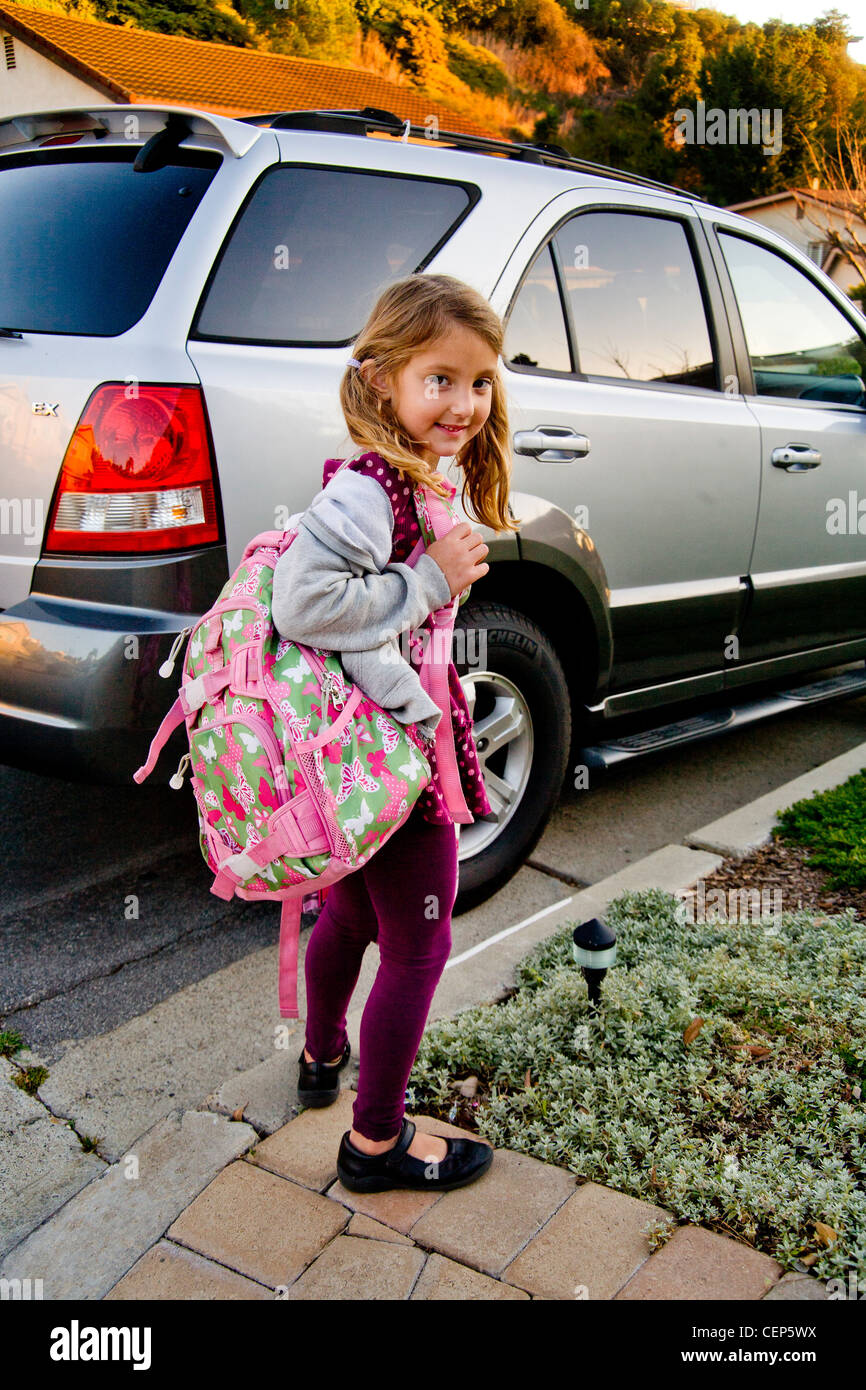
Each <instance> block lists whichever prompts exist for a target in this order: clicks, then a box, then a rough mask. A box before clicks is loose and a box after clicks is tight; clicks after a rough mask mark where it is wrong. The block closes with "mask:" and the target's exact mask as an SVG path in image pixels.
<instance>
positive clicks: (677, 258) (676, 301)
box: [494, 189, 760, 700]
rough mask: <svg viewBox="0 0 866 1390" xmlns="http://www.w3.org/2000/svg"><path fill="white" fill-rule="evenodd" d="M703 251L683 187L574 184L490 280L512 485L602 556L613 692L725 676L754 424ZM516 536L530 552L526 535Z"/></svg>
mask: <svg viewBox="0 0 866 1390" xmlns="http://www.w3.org/2000/svg"><path fill="white" fill-rule="evenodd" d="M708 260H709V258H708V256H707V254H706V245H705V241H704V238H703V234H702V230H701V225H700V221H699V219H698V218H697V217H696V215H695V211H694V208H693V207H692V205H691V203H690V202H688V201H687V200H685V199H677V198H674V197H667V196H663V195H656V194H655V193H645V192H643V191H641V192H640V193H632V192H631V191H629V192H622V193H616V194H614V193H613V192H612V191H611V192H609V191H608V190H603V191H602V190H598V189H580V190H573V191H572V192H570V193H568V194H565V195H562V196H561V197H560V198H558V199H556V200H554V203H552V204H551V205H550V206H549V207H548V208H547V209H546V210H545V213H544V214H542V216H541V217H539V218H538V219H536V222H535V223H534V224H533V225H532V227H531V228H530V229H529V232H528V233H527V235H526V236H525V237H524V238H523V241H522V242H521V244H520V246H519V247H518V249H517V252H516V253H515V255H514V256H513V257H512V258H511V261H510V262H509V264H508V266H507V267H506V271H505V274H504V275H503V277H502V279H501V280H500V282H499V284H498V285H497V289H496V293H495V296H494V306H495V307H497V308H498V309H499V312H500V313H502V314H503V315H505V316H506V317H507V328H506V345H505V351H504V353H503V356H504V358H505V359H506V360H505V377H506V387H507V391H508V397H509V404H510V419H511V425H512V435H513V441H514V480H513V487H514V489H515V490H517V491H521V492H526V493H537V494H541V495H542V496H544V497H545V498H547V499H548V500H552V501H554V502H555V503H556V504H557V505H558V506H560V507H561V508H562V509H563V510H564V511H566V512H568V513H569V514H570V515H571V516H572V517H573V518H574V520H575V522H576V524H577V525H578V526H579V527H581V528H582V529H583V530H584V531H585V532H586V534H587V537H588V538H589V541H590V543H591V544H592V545H593V546H594V547H595V548H596V549H597V551H598V552H599V554H600V557H601V560H602V563H603V565H604V567H605V570H606V573H607V579H608V584H609V589H610V608H611V621H612V627H613V636H614V665H613V670H612V672H611V674H610V682H609V686H608V692H609V694H614V693H615V692H617V691H620V692H623V691H627V690H632V689H635V688H639V687H645V686H650V685H655V684H659V683H666V682H669V683H671V685H670V689H669V692H668V695H667V697H666V698H669V699H672V700H673V699H675V698H678V696H679V695H680V694H682V695H687V694H692V693H696V692H697V691H698V690H713V689H720V688H721V686H722V683H723V676H722V668H723V664H724V652H725V647H726V643H727V641H728V639H729V637H730V635H731V634H733V633H735V632H736V627H737V622H738V618H739V615H740V611H741V606H742V603H743V600H744V598H745V595H746V593H747V582H746V578H745V576H746V574H747V571H748V562H749V556H750V553H751V548H752V541H753V537H754V530H755V521H756V517H757V508H758V487H759V477H760V446H759V433H758V429H757V426H756V423H755V420H754V417H753V415H752V414H751V412H750V411H749V410H748V408H747V407H746V405H745V402H744V400H743V398H742V396H741V395H739V394H737V393H736V392H735V391H732V390H731V377H732V373H733V355H732V346H731V342H730V338H729V335H728V329H727V324H726V320H725V315H724V311H723V307H722V302H721V297H720V289H719V285H718V282H717V280H716V277H715V273H714V271H713V269H712V267H711V266H710V265H709V264H708ZM522 545H523V554H524V556H525V557H526V558H529V557H530V555H531V535H529V534H528V533H524V536H523V537H522ZM600 675H601V677H602V685H603V684H604V673H600Z"/></svg>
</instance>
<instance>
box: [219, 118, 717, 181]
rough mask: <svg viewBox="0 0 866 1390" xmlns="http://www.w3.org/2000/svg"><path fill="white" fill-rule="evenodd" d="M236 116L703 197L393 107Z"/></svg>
mask: <svg viewBox="0 0 866 1390" xmlns="http://www.w3.org/2000/svg"><path fill="white" fill-rule="evenodd" d="M235 119H236V120H238V121H241V122H246V123H247V124H248V125H258V126H268V127H269V128H270V129H271V130H322V131H331V132H332V133H334V134H342V135H370V134H375V133H377V132H383V133H385V134H387V135H393V136H398V137H399V138H400V139H402V140H408V139H409V138H410V137H413V138H414V139H419V140H426V141H427V143H428V144H435V145H442V144H447V145H448V146H449V147H451V148H453V149H459V150H474V151H476V152H477V153H478V154H496V155H503V156H505V157H506V158H507V159H515V160H520V161H521V162H522V163H524V164H546V165H551V166H553V167H554V168H559V169H579V170H580V171H581V173H585V174H594V175H596V176H598V177H600V178H607V179H618V180H619V181H620V182H621V183H634V184H639V185H640V186H641V187H642V188H655V189H659V190H660V191H662V192H664V193H673V194H675V195H676V197H678V198H693V199H694V200H695V201H696V202H703V201H704V199H702V198H698V197H697V195H696V194H694V193H690V192H688V191H687V190H685V189H683V188H675V187H674V185H673V184H669V183H659V181H658V180H657V179H648V178H645V177H644V175H643V174H633V173H630V172H629V171H628V170H624V169H614V168H613V167H612V166H611V165H609V164H594V163H593V162H592V161H591V160H589V159H580V158H578V156H577V155H573V154H569V152H568V150H564V149H563V148H562V146H561V145H547V144H540V143H535V142H532V141H530V142H526V143H521V142H516V141H511V140H497V139H495V138H494V137H493V136H487V135H465V134H463V133H462V132H460V131H455V130H439V131H438V132H437V134H436V136H435V138H434V137H432V136H431V135H430V131H429V130H428V129H427V127H426V126H419V125H413V124H412V122H411V121H410V120H401V119H400V117H399V116H395V115H394V113H393V111H382V110H380V109H379V108H378V107H375V106H365V107H363V108H362V109H361V110H346V111H343V110H309V111H307V110H298V111H271V112H268V113H266V114H263V115H258V116H237V117H236V118H235Z"/></svg>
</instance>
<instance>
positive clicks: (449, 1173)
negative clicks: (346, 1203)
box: [337, 1116, 493, 1192]
mask: <svg viewBox="0 0 866 1390" xmlns="http://www.w3.org/2000/svg"><path fill="white" fill-rule="evenodd" d="M349 1134H350V1131H349V1130H346V1133H345V1134H344V1135H343V1138H342V1142H341V1144H340V1152H339V1153H338V1155H337V1177H338V1178H339V1179H340V1182H341V1183H342V1184H343V1186H344V1187H347V1188H348V1189H349V1191H350V1192H386V1191H388V1190H389V1189H390V1188H393V1187H412V1188H415V1189H420V1190H421V1191H422V1192H450V1191H451V1189H452V1188H454V1187H465V1186H466V1184H467V1183H470V1182H474V1181H475V1179H476V1178H480V1177H481V1175H482V1173H486V1172H487V1169H488V1168H489V1167H490V1165H491V1163H492V1162H493V1149H492V1147H491V1146H490V1145H489V1144H481V1143H479V1142H478V1141H477V1140H475V1139H464V1138H463V1137H462V1136H461V1137H460V1138H454V1139H451V1138H449V1139H446V1140H445V1143H446V1144H447V1145H448V1151H447V1153H446V1154H445V1157H444V1158H442V1159H440V1160H439V1161H438V1162H432V1161H430V1162H428V1161H425V1160H424V1159H422V1158H416V1157H415V1155H414V1154H410V1153H407V1152H406V1151H407V1149H408V1148H409V1145H410V1144H411V1143H412V1138H413V1136H414V1134H415V1125H414V1124H413V1122H412V1121H411V1120H410V1119H408V1117H406V1116H404V1118H403V1127H402V1129H401V1130H400V1135H399V1138H398V1139H397V1142H396V1144H395V1145H394V1147H393V1148H391V1149H386V1150H385V1152H384V1153H381V1154H365V1153H362V1152H361V1150H360V1149H356V1148H355V1145H354V1144H353V1143H352V1141H351V1139H350V1138H349Z"/></svg>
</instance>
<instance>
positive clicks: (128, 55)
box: [0, 4, 501, 138]
mask: <svg viewBox="0 0 866 1390" xmlns="http://www.w3.org/2000/svg"><path fill="white" fill-rule="evenodd" d="M0 29H6V30H7V31H8V32H9V33H10V34H12V35H13V37H17V38H19V39H20V40H21V41H22V42H24V43H27V44H29V45H30V46H31V47H32V48H34V49H35V50H36V51H37V52H38V53H41V54H42V55H43V56H44V57H45V58H48V59H49V60H50V61H51V62H54V63H57V64H58V65H59V66H60V67H62V68H64V69H65V70H66V71H67V72H69V73H72V74H73V75H74V76H75V77H78V78H80V79H81V80H82V81H84V82H88V83H91V84H92V85H93V86H95V87H97V88H99V89H100V90H101V91H102V92H103V93H104V94H105V96H106V98H108V99H109V100H111V101H117V102H133V103H135V102H138V103H142V104H145V103H147V102H168V101H170V102H173V103H177V104H185V105H190V106H197V107H199V108H202V109H204V110H207V111H213V112H215V113H216V114H217V115H222V116H251V115H259V114H261V113H264V112H272V111H293V110H307V109H310V108H322V107H324V108H330V107H335V108H338V109H352V110H354V109H357V108H360V107H364V106H376V107H380V108H382V109H384V110H386V111H392V112H393V113H394V114H395V115H397V116H399V117H400V118H401V119H403V120H405V119H407V118H409V119H411V120H412V122H413V124H415V123H417V124H419V125H423V123H424V122H425V121H426V120H427V119H429V117H430V116H436V117H437V119H438V120H439V123H440V126H441V128H442V129H444V130H454V131H459V132H461V133H464V134H467V135H494V136H498V137H499V138H501V135H500V134H499V132H497V131H490V130H486V129H485V128H484V127H482V126H479V125H476V124H475V123H474V122H472V121H468V120H466V118H465V117H463V116H460V115H457V114H456V113H455V112H453V111H451V110H450V109H449V108H448V107H446V106H443V105H441V104H440V103H437V102H435V101H431V100H430V98H429V97H426V96H425V95H424V93H423V92H420V91H418V90H417V89H416V88H413V87H399V86H397V85H396V83H394V82H389V81H387V80H386V79H385V78H384V77H379V76H378V75H377V74H376V73H372V72H365V71H363V69H361V68H351V67H338V66H336V65H335V64H333V63H319V62H314V61H313V60H312V59H309V58H292V57H286V56H284V55H282V54H278V53H261V52H259V51H258V50H256V49H250V48H237V47H235V46H234V45H232V44H223V43H206V42H204V41H202V40H200V39H188V38H181V37H180V36H178V35H174V34H157V33H153V32H151V31H149V30H145V29H130V28H126V27H124V26H119V25H116V24H95V23H91V22H89V21H85V20H81V19H70V18H68V17H67V16H66V15H59V14H50V13H48V12H46V11H44V10H30V9H27V7H26V6H24V5H11V4H0Z"/></svg>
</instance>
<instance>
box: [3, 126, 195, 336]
mask: <svg viewBox="0 0 866 1390" xmlns="http://www.w3.org/2000/svg"><path fill="white" fill-rule="evenodd" d="M139 148H140V147H138V146H130V147H129V148H124V149H122V150H105V151H102V150H100V151H99V152H98V153H97V154H96V155H95V156H87V155H86V154H85V153H84V152H83V151H81V152H79V153H78V154H77V155H70V154H69V153H68V152H67V153H64V154H61V153H59V152H48V151H45V152H43V153H41V154H40V153H36V154H33V153H28V154H27V155H18V156H9V157H7V158H3V159H0V246H2V248H3V250H2V254H0V325H2V326H3V327H4V328H17V329H19V330H21V331H29V332H31V333H75V334H88V335H90V334H92V335H93V336H95V337H113V336H114V335H115V334H117V333H123V332H125V331H126V329H127V328H130V327H131V326H132V325H133V324H134V323H136V322H137V321H138V320H139V319H140V318H141V316H142V314H143V313H144V312H145V310H146V309H147V307H148V305H149V304H150V301H151V299H152V298H153V295H154V292H155V290H156V288H157V286H158V285H159V282H160V280H161V279H162V276H163V274H164V273H165V268H166V266H167V265H168V263H169V261H170V260H171V257H172V255H173V254H174V251H175V250H176V248H177V244H178V242H179V241H180V238H181V237H182V236H183V233H184V231H185V230H186V227H187V225H188V223H189V221H190V218H191V217H192V215H193V213H194V212H195V210H196V208H197V207H198V204H199V202H200V201H201V199H202V197H203V196H204V193H205V191H206V190H207V187H208V184H209V183H210V181H211V179H212V178H213V176H214V174H215V172H216V169H217V167H218V165H219V162H220V161H219V156H215V155H209V154H207V153H204V152H202V153H201V154H199V153H198V152H196V151H189V152H187V151H183V152H177V153H176V154H173V155H172V159H171V163H170V164H167V165H166V166H165V167H164V168H162V169H152V170H149V171H147V172H144V173H136V172H135V171H134V170H133V167H132V161H133V160H134V159H135V156H136V155H137V154H138V152H139Z"/></svg>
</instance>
